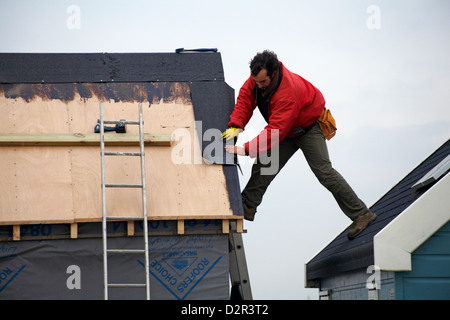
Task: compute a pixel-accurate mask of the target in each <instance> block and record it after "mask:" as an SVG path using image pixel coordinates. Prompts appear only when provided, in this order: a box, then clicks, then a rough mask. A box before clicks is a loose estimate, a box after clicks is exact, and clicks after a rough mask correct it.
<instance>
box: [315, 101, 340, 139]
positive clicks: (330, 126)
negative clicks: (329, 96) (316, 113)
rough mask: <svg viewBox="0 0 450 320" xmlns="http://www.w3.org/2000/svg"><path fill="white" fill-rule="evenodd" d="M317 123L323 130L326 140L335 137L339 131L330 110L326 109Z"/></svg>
mask: <svg viewBox="0 0 450 320" xmlns="http://www.w3.org/2000/svg"><path fill="white" fill-rule="evenodd" d="M317 123H319V126H320V129H322V131H323V135H324V136H325V139H327V140H330V139H331V138H333V137H334V135H335V134H336V130H337V128H336V121H335V120H334V118H333V116H332V115H331V112H330V110H328V109H327V108H324V109H323V111H322V114H321V115H320V117H319V119H318V120H317Z"/></svg>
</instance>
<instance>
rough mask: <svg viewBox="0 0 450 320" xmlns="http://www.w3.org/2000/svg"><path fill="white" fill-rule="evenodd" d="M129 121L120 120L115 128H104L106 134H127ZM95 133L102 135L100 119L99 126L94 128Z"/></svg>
mask: <svg viewBox="0 0 450 320" xmlns="http://www.w3.org/2000/svg"><path fill="white" fill-rule="evenodd" d="M126 125H127V121H126V120H124V119H121V120H119V122H118V123H115V126H114V127H106V126H105V127H104V129H105V132H107V131H108V132H112V131H114V132H117V133H126V132H127V127H126ZM94 132H95V133H100V119H99V120H97V124H96V125H95V127H94Z"/></svg>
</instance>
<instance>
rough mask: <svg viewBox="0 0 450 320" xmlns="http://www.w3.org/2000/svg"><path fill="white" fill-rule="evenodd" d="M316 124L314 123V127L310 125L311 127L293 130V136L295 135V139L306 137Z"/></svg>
mask: <svg viewBox="0 0 450 320" xmlns="http://www.w3.org/2000/svg"><path fill="white" fill-rule="evenodd" d="M315 124H316V123H315V122H314V123H313V124H312V125H310V126H309V127H306V128H304V127H297V128H294V129H292V130H291V134H292V135H294V136H295V137H300V136H303V135H305V134H306V133H307V132H308V131H309V130H311V128H312V127H313V126H314V125H315Z"/></svg>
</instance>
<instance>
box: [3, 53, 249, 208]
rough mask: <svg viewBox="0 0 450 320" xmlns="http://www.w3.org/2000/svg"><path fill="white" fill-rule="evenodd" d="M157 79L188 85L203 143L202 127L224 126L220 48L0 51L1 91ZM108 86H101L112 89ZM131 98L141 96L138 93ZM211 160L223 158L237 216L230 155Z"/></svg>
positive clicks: (228, 95) (227, 94) (229, 95)
mask: <svg viewBox="0 0 450 320" xmlns="http://www.w3.org/2000/svg"><path fill="white" fill-rule="evenodd" d="M162 82H183V83H185V84H186V85H188V86H189V91H190V94H191V97H190V98H191V100H192V105H193V108H194V117H195V120H196V121H202V122H201V124H202V125H201V129H200V128H197V129H198V136H199V140H200V145H201V146H202V148H203V149H204V148H205V147H207V146H208V143H209V141H206V142H204V141H202V140H203V134H204V133H205V132H206V131H207V130H208V129H215V130H216V132H220V131H223V130H225V129H226V127H227V123H228V121H229V116H230V114H231V112H232V111H233V108H234V89H232V88H231V87H230V86H228V85H227V84H226V83H225V77H224V71H223V65H222V59H221V55H220V53H180V54H178V53H0V84H3V86H1V89H2V90H4V91H5V93H6V91H7V88H8V86H11V85H14V84H22V83H29V84H33V83H51V84H55V87H58V88H63V90H55V94H57V95H59V97H56V98H58V99H66V98H67V94H68V93H69V92H70V93H71V94H72V92H73V91H74V90H78V92H80V90H81V89H82V88H81V87H83V86H82V85H74V84H77V83H104V84H105V86H107V87H108V84H109V87H111V86H113V87H115V85H113V83H114V84H118V83H140V84H142V83H147V85H146V87H148V90H147V91H148V92H153V91H152V90H154V88H153V87H155V86H153V85H152V84H151V83H160V84H161V87H164V85H163V84H162ZM67 86H70V88H69V89H70V90H69V89H67V88H68V87H67ZM109 87H108V88H109ZM5 88H6V89H5ZM74 88H75V89H74ZM108 88H106V89H103V92H109V91H111V94H113V93H114V92H115V91H114V90H108ZM12 91H14V90H12ZM155 92H156V91H155ZM133 94H134V93H133ZM157 94H159V93H157ZM162 94H163V95H164V93H162ZM61 95H62V96H61ZM151 95H152V94H151V93H149V94H148V97H146V98H147V99H149V98H150V96H151ZM158 97H159V96H158ZM110 98H112V99H114V100H117V99H119V100H122V99H124V96H123V95H117V94H114V95H113V96H111V97H110ZM132 98H133V99H137V101H141V100H142V97H141V96H139V97H135V96H133V97H132ZM149 102H150V104H151V103H152V101H149ZM200 130H201V132H200ZM217 139H221V135H218V136H217ZM211 140H212V139H211ZM213 160H214V162H215V163H216V164H223V167H224V174H225V178H226V183H227V187H228V193H229V198H230V203H231V208H232V210H233V213H234V214H235V215H241V216H242V215H243V209H242V202H241V195H240V186H239V179H238V173H237V167H236V165H235V163H236V157H231V158H230V157H226V155H225V154H223V155H221V156H220V157H215V158H214V159H213ZM225 163H226V165H225Z"/></svg>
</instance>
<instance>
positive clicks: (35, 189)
mask: <svg viewBox="0 0 450 320" xmlns="http://www.w3.org/2000/svg"><path fill="white" fill-rule="evenodd" d="M69 85H71V84H67V86H66V87H65V88H66V89H65V90H69V89H68V88H70V86H69ZM114 85H116V86H114ZM158 85H159V86H160V89H161V90H162V91H161V92H163V93H162V94H161V96H158V95H156V94H154V93H153V94H154V95H155V96H156V97H157V98H158V99H154V97H150V96H149V95H148V92H149V90H148V88H149V85H148V84H145V85H143V84H142V85H140V84H129V87H132V88H133V92H134V94H135V95H136V96H137V97H138V98H137V99H135V100H132V99H131V98H126V99H125V98H124V96H119V95H117V93H116V97H118V98H116V99H108V100H106V98H107V97H108V95H107V94H103V93H102V94H100V93H95V90H92V91H90V92H91V93H90V94H89V95H88V94H86V93H85V95H84V96H82V95H80V93H79V91H78V89H77V90H76V92H75V93H74V95H73V98H72V99H71V100H70V99H69V98H70V97H71V96H70V95H67V94H63V95H62V96H64V97H66V98H64V99H55V96H54V95H53V96H52V94H55V92H56V91H52V90H51V87H49V85H44V84H43V85H41V86H42V87H41V88H39V86H40V85H39V84H21V85H20V88H18V87H14V85H10V87H9V89H8V90H5V89H4V88H3V89H2V90H0V109H1V110H0V111H1V113H2V117H0V128H1V129H0V130H1V133H91V132H93V128H94V125H95V124H96V122H97V119H98V118H99V103H100V102H103V104H104V110H105V119H107V120H118V119H126V120H137V118H138V114H137V103H138V102H139V101H140V102H142V101H143V104H144V110H143V115H144V122H145V124H144V132H155V133H173V132H177V129H180V128H181V129H182V132H184V133H185V132H186V130H187V131H188V132H189V134H190V137H192V139H191V155H195V154H197V155H198V154H201V151H199V146H198V139H197V136H196V130H195V119H194V114H193V108H192V103H191V102H190V100H189V88H188V86H187V85H184V84H182V83H181V84H177V83H175V84H174V83H170V84H168V85H166V88H165V89H164V88H163V85H162V84H158ZM27 86H29V87H27ZM30 86H33V88H34V89H33V88H31V87H30ZM73 86H75V87H76V88H79V87H77V85H75V84H73ZM102 86H103V87H102ZM119 86H120V88H119ZM87 87H88V86H85V88H87ZM129 87H126V85H125V84H92V85H91V87H89V88H96V89H98V91H97V92H105V91H107V90H109V94H110V95H113V96H114V95H115V93H114V90H117V91H120V90H122V91H123V90H125V89H126V90H128V89H130V88H129ZM167 88H169V89H167ZM170 88H172V89H170ZM119 89H120V90H119ZM27 90H28V91H30V90H34V92H44V93H45V94H34V95H32V96H27V97H22V96H21V92H27ZM59 90H60V91H61V89H59ZM80 90H81V89H80ZM164 90H166V92H165V93H164ZM177 90H178V91H177ZM52 92H53V93H52ZM170 95H172V99H170V98H168V96H170ZM60 96H61V94H60ZM56 97H58V95H57V96H56ZM67 97H69V98H67ZM177 97H178V98H177ZM149 99H150V102H149V101H148V100H149ZM124 100H125V101H124ZM127 130H128V132H135V133H137V130H138V128H137V127H134V126H128V127H127ZM181 142H182V140H181V141H177V137H175V142H174V143H173V145H172V146H171V147H146V148H145V150H146V171H147V185H148V190H147V197H148V213H149V216H150V218H154V219H178V218H179V217H181V218H183V217H185V218H186V219H188V218H195V217H199V218H211V219H213V218H215V217H220V218H223V217H228V216H232V215H233V213H232V210H231V209H230V203H229V198H228V191H227V188H226V182H225V177H224V174H223V170H222V166H220V165H207V164H205V163H203V162H202V161H200V163H201V164H198V163H197V164H196V163H191V164H183V163H182V164H176V163H174V162H173V161H172V159H171V156H172V151H173V148H176V146H177V145H178V143H181ZM109 150H111V151H134V152H136V151H138V150H137V147H110V148H109ZM193 161H194V159H193ZM197 161H198V160H197ZM139 169H140V165H139V159H138V158H137V157H133V158H131V157H130V158H128V157H117V158H111V157H109V158H108V159H107V165H106V173H107V175H106V181H107V183H139V179H140V170H139ZM0 181H1V183H0V224H3V225H10V224H30V223H68V222H69V223H70V222H81V221H100V220H101V188H100V185H101V184H100V149H99V147H64V146H61V147H0ZM140 192H141V190H140V189H136V190H134V189H111V190H108V191H107V200H108V203H107V208H108V209H109V212H108V215H109V216H124V215H126V216H139V215H141V214H142V204H141V195H140Z"/></svg>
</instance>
